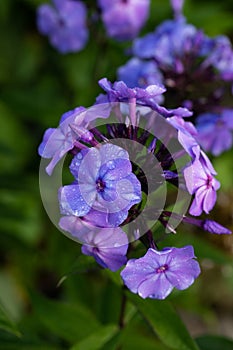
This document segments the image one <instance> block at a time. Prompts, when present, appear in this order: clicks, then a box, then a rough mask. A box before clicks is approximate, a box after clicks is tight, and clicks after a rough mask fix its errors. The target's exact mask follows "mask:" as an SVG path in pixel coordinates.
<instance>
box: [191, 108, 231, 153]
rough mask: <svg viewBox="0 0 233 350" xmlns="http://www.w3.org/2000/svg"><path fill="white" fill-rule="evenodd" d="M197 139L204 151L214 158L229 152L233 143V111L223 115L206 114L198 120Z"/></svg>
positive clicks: (226, 110)
mask: <svg viewBox="0 0 233 350" xmlns="http://www.w3.org/2000/svg"><path fill="white" fill-rule="evenodd" d="M196 127H197V131H198V135H197V139H198V141H199V143H200V145H201V146H202V147H203V149H204V150H205V151H207V152H211V153H212V154H213V155H214V156H218V155H220V154H221V153H222V152H224V151H226V150H228V149H230V148H231V146H232V142H233V135H232V132H233V109H224V110H223V111H222V113H218V114H217V113H205V114H201V115H199V116H198V118H197V125H196Z"/></svg>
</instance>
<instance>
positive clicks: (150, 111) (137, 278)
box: [39, 1, 230, 299]
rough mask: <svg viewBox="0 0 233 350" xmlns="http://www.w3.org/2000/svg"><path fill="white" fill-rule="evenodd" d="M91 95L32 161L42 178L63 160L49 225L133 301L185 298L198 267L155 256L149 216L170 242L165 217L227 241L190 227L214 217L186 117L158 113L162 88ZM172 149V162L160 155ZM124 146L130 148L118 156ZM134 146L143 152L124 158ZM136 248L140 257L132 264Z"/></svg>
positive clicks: (189, 260) (187, 257)
mask: <svg viewBox="0 0 233 350" xmlns="http://www.w3.org/2000/svg"><path fill="white" fill-rule="evenodd" d="M106 3H107V1H106ZM99 85H100V86H101V88H102V89H103V91H104V93H103V94H101V95H99V96H98V97H97V98H96V102H95V104H94V105H93V106H92V107H90V108H88V109H86V108H84V107H77V108H75V109H74V110H72V111H69V112H67V113H65V114H64V115H63V116H62V117H61V120H60V123H59V125H58V127H57V128H50V129H48V130H46V132H45V134H44V138H43V140H42V143H41V144H40V146H39V154H40V155H41V157H43V158H47V159H49V161H48V164H47V166H46V172H47V174H48V176H51V175H52V174H53V172H54V170H55V167H56V166H57V165H58V163H61V162H62V159H64V156H66V155H67V154H69V157H70V158H71V161H70V165H69V171H70V174H71V176H72V177H73V181H72V182H71V183H68V184H65V185H62V186H61V187H60V188H59V189H58V194H57V198H58V199H57V200H58V202H59V208H60V219H59V223H58V225H59V226H60V228H61V229H62V230H63V231H65V232H66V233H67V234H69V235H70V237H72V238H73V239H76V240H78V241H79V242H81V243H82V253H83V254H85V255H90V256H93V257H94V258H95V260H96V262H97V263H98V264H99V265H100V266H101V267H102V268H108V269H110V270H112V271H117V270H118V269H120V268H123V269H122V271H121V277H122V280H123V282H124V284H125V285H126V286H127V287H128V288H129V289H130V290H131V291H132V292H133V293H138V294H139V295H140V296H141V297H142V298H147V297H149V298H157V299H164V298H166V297H167V296H168V295H169V294H170V293H171V291H172V290H173V288H176V289H179V290H183V289H186V288H188V287H189V286H190V285H191V284H192V283H193V282H194V280H195V279H196V278H197V277H198V275H199V274H200V267H199V264H198V262H197V260H196V257H195V254H194V250H193V247H192V246H190V245H188V246H185V247H181V248H177V247H166V248H160V243H159V241H160V240H161V237H159V238H158V237H157V235H156V233H157V231H156V228H155V226H154V225H153V224H151V223H150V221H151V218H153V215H154V214H155V213H156V212H157V214H158V216H157V222H158V223H159V224H160V226H162V227H164V229H165V230H166V231H168V232H170V233H174V232H175V230H176V227H174V226H172V224H171V221H170V219H171V218H172V217H173V218H174V217H175V218H176V219H177V220H178V221H179V222H182V221H183V222H185V223H189V224H192V225H196V226H197V227H200V228H201V229H203V230H206V231H208V232H211V233H216V234H228V233H230V231H229V230H228V229H226V228H224V227H223V226H221V225H220V224H218V223H216V222H215V221H212V220H208V219H198V218H197V216H199V215H201V214H202V213H206V214H208V213H209V211H210V210H211V209H212V208H213V207H214V205H215V202H216V191H217V190H218V189H219V186H220V184H219V182H218V181H217V179H216V178H215V176H216V171H215V170H214V168H213V166H212V164H211V162H210V160H209V158H208V157H207V155H206V154H205V153H204V151H203V150H202V149H201V147H200V145H199V143H198V141H197V138H196V137H195V136H196V132H197V131H196V129H195V127H194V125H193V124H192V123H191V122H190V121H189V122H187V121H185V119H184V118H186V117H189V116H191V114H192V113H191V112H190V111H189V110H188V109H187V108H185V107H179V108H175V109H167V108H166V107H164V106H162V105H161V104H160V103H161V101H162V100H163V94H164V93H165V88H164V87H163V86H161V85H160V84H159V83H157V84H153V85H149V86H147V87H145V88H142V87H132V86H127V85H126V84H125V83H124V82H123V81H117V82H115V83H111V82H110V81H108V80H107V79H106V78H103V79H101V80H100V81H99ZM163 141H164V142H163ZM117 142H118V143H117ZM172 142H173V143H174V144H175V145H176V147H175V149H174V154H172V153H171V152H170V149H169V145H170V144H171V143H172ZM128 144H130V145H131V144H133V145H134V146H133V147H131V148H127V145H128ZM135 144H138V145H140V147H142V149H143V151H142V152H141V153H140V152H136V155H135V156H134V157H133V156H132V150H133V149H134V147H136V146H135ZM178 146H179V147H178ZM182 159H184V162H182V166H181V167H180V169H178V167H177V161H178V163H179V161H181V160H182ZM139 160H140V163H139ZM154 160H156V162H155V163H154ZM139 164H140V165H139ZM154 164H155V165H154ZM146 169H149V171H148V172H147V170H146ZM164 183H165V184H167V183H169V184H170V185H171V186H172V188H173V189H174V190H175V191H177V190H179V187H180V186H181V187H182V190H183V191H184V193H186V194H187V195H188V196H189V197H190V200H191V206H190V208H189V213H190V214H191V215H192V216H189V215H186V214H184V213H182V214H181V213H179V212H173V211H171V210H169V209H168V208H166V207H161V206H160V190H161V189H162V186H163V185H164ZM145 199H146V202H148V203H146V204H145ZM165 206H166V204H165ZM151 213H152V216H151ZM140 242H141V243H142V244H143V245H144V246H145V250H146V251H145V254H144V256H142V257H136V258H135V254H137V246H138V244H139V243H140ZM129 247H130V249H129ZM132 252H134V258H132V256H131V254H132Z"/></svg>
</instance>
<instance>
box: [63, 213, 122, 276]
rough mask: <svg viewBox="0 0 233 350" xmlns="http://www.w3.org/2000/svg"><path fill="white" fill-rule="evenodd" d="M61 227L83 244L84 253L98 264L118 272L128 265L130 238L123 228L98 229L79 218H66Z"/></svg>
mask: <svg viewBox="0 0 233 350" xmlns="http://www.w3.org/2000/svg"><path fill="white" fill-rule="evenodd" d="M59 226H60V227H61V228H62V229H63V230H65V231H67V232H69V233H71V234H72V236H74V237H75V238H77V239H78V240H79V241H80V242H81V243H82V244H83V246H82V253H83V254H85V255H90V256H93V257H94V258H95V260H96V261H97V263H98V264H100V265H101V266H102V267H104V268H108V269H110V270H112V271H117V270H118V269H119V268H121V267H122V265H125V264H126V261H127V257H126V253H127V249H128V238H127V236H126V234H125V232H124V231H122V229H121V228H119V227H116V228H102V229H100V228H96V227H93V226H92V225H90V224H89V223H87V222H85V221H83V220H82V219H80V218H79V217H77V216H64V217H62V218H61V219H60V222H59Z"/></svg>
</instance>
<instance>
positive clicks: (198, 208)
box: [184, 158, 220, 216]
mask: <svg viewBox="0 0 233 350" xmlns="http://www.w3.org/2000/svg"><path fill="white" fill-rule="evenodd" d="M207 159H208V158H207ZM205 161H206V159H204V158H201V159H195V160H194V162H192V164H191V165H189V166H188V167H187V168H186V169H184V177H185V182H186V186H187V189H188V191H189V193H190V194H195V197H194V200H193V202H192V205H191V207H190V209H189V213H190V214H191V215H194V216H199V215H201V213H202V212H203V211H204V212H205V213H207V214H208V213H209V211H210V210H212V209H213V207H214V204H215V202H216V199H217V195H216V191H217V190H218V189H219V188H220V183H219V181H217V180H216V179H215V178H214V176H213V174H212V171H211V170H212V169H213V167H212V164H211V163H210V165H211V168H210V169H209V168H208V167H207V166H206V165H208V164H209V163H206V162H205ZM213 170H214V169H213Z"/></svg>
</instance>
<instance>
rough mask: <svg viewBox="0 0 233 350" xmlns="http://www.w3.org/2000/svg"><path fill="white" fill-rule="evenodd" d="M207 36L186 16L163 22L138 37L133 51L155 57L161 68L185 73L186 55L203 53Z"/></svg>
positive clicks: (141, 56)
mask: <svg viewBox="0 0 233 350" xmlns="http://www.w3.org/2000/svg"><path fill="white" fill-rule="evenodd" d="M205 40H206V39H205V36H204V35H203V33H202V32H201V31H198V30H197V29H196V28H195V27H194V26H193V25H191V24H187V23H186V20H185V18H184V17H179V18H177V19H176V20H168V21H165V22H163V23H162V24H161V25H160V26H158V28H157V29H156V30H155V32H154V33H149V34H147V35H146V36H145V37H144V38H138V39H136V40H135V41H134V43H133V53H134V54H135V55H136V56H138V57H140V58H153V59H155V61H156V62H157V64H158V65H159V67H160V69H161V68H162V69H164V70H167V69H172V70H173V71H174V72H177V73H183V71H184V69H185V67H184V63H183V58H184V56H185V55H187V54H188V55H191V54H192V55H194V54H195V55H197V56H200V55H201V47H202V45H203V42H205Z"/></svg>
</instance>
